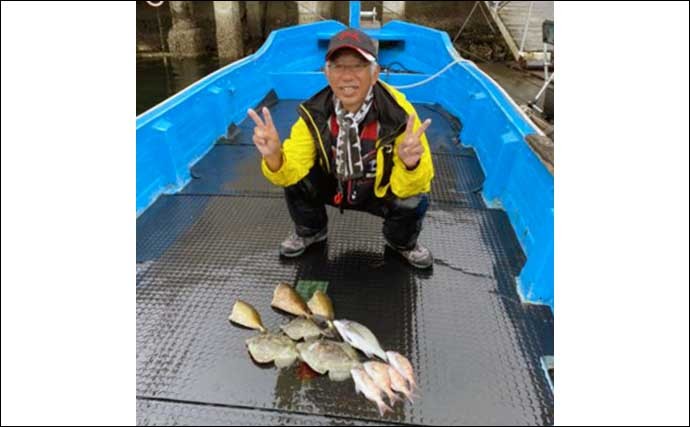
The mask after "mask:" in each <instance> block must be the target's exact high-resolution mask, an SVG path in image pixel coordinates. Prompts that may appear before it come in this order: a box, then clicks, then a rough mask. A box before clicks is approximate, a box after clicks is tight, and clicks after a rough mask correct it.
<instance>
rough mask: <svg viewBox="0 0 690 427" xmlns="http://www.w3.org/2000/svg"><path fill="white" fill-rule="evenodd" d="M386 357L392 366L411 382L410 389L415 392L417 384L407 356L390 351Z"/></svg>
mask: <svg viewBox="0 0 690 427" xmlns="http://www.w3.org/2000/svg"><path fill="white" fill-rule="evenodd" d="M386 355H387V356H388V361H389V362H390V364H391V366H392V367H394V368H395V369H396V370H397V371H398V372H400V375H402V377H403V378H405V380H407V382H409V384H410V386H409V389H410V390H414V389H415V388H416V387H417V382H416V381H415V379H414V370H413V369H412V364H411V363H410V361H409V360H407V358H406V357H405V356H403V355H402V354H400V353H396V352H395V351H388V352H386Z"/></svg>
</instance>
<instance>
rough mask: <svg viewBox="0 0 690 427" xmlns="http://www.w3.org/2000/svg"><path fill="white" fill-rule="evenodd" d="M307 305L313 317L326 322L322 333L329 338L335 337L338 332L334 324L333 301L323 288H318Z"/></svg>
mask: <svg viewBox="0 0 690 427" xmlns="http://www.w3.org/2000/svg"><path fill="white" fill-rule="evenodd" d="M307 307H309V311H311V312H312V314H313V317H312V319H314V320H316V321H319V322H321V323H325V326H326V329H325V330H323V332H322V334H323V335H324V336H326V337H328V338H335V337H336V334H337V332H336V330H335V326H334V325H333V319H334V318H335V312H334V311H333V303H332V302H331V299H330V298H329V297H328V295H326V294H325V293H324V292H323V291H322V290H320V289H317V290H316V291H315V292H314V294H313V295H312V297H311V299H310V300H309V302H307Z"/></svg>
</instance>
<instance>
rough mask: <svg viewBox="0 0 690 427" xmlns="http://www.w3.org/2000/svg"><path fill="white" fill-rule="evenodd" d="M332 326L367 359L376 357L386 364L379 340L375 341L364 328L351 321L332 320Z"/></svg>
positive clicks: (386, 357) (386, 358)
mask: <svg viewBox="0 0 690 427" xmlns="http://www.w3.org/2000/svg"><path fill="white" fill-rule="evenodd" d="M333 324H334V325H335V327H336V329H337V330H338V333H340V336H341V337H343V340H344V341H345V342H347V343H348V344H350V345H351V346H352V347H354V348H356V349H358V350H361V351H362V352H363V353H364V354H366V355H367V357H372V355H376V356H378V357H379V358H380V359H382V360H384V361H386V362H388V356H386V352H384V351H383V349H382V348H381V344H379V340H377V339H376V336H374V334H373V333H372V332H371V331H370V330H369V329H367V327H366V326H364V325H361V324H359V323H357V322H353V321H352V320H334V321H333Z"/></svg>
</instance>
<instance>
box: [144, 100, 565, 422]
mask: <svg viewBox="0 0 690 427" xmlns="http://www.w3.org/2000/svg"><path fill="white" fill-rule="evenodd" d="M296 105H297V102H296V101H281V102H279V103H277V104H276V105H273V106H272V107H271V111H272V115H273V118H274V121H275V122H276V125H277V127H278V130H279V132H280V134H281V135H283V136H287V135H288V133H289V128H290V125H291V124H292V122H293V121H294V120H295V119H296V117H297V113H296V110H295V107H296ZM416 107H417V111H418V113H419V115H420V116H421V117H422V118H426V117H431V118H432V119H433V124H432V126H431V127H430V129H429V130H428V131H427V135H428V138H429V141H430V143H431V147H432V152H433V158H434V164H435V168H436V178H435V180H434V183H433V188H432V204H431V207H430V209H429V211H428V214H427V218H426V220H425V223H424V229H423V231H422V233H421V236H420V239H421V242H423V243H424V244H426V245H427V246H429V247H430V249H431V250H432V252H433V253H434V256H435V264H434V267H433V270H432V271H430V272H420V271H416V270H413V269H411V268H410V267H408V266H407V265H406V264H405V263H404V262H403V261H402V260H401V259H400V258H398V256H397V255H395V254H393V253H391V252H390V251H389V250H387V249H385V247H384V241H383V237H382V235H381V227H382V220H381V219H379V218H376V217H373V216H370V215H367V214H365V213H360V212H353V211H346V212H345V214H344V215H340V214H339V213H338V212H337V211H336V210H335V209H332V208H330V207H329V208H328V214H329V218H330V222H329V238H328V241H327V242H324V243H322V244H319V245H316V246H314V247H312V248H310V249H309V250H308V251H307V253H305V255H303V256H302V257H300V258H297V259H294V260H285V259H281V258H279V256H278V244H279V243H280V241H281V240H282V239H283V238H284V237H286V236H287V234H288V233H289V232H290V231H291V229H292V225H291V221H290V217H289V215H288V212H287V207H286V205H285V201H284V200H283V196H282V189H280V188H277V187H273V186H271V185H270V184H269V183H268V182H267V181H266V180H265V179H264V178H263V176H262V175H261V171H260V169H259V154H258V152H257V151H256V149H255V148H254V147H253V145H251V140H250V138H251V132H252V125H251V124H250V123H251V122H247V121H245V122H244V123H242V124H241V125H240V126H239V128H238V129H237V130H236V131H235V132H234V135H233V138H231V139H230V140H226V141H225V142H226V143H224V144H219V145H216V146H215V147H214V148H213V149H212V150H211V151H210V152H209V154H208V155H207V156H206V157H205V158H204V159H202V160H201V161H200V162H199V163H198V164H197V165H196V166H195V167H194V168H193V171H192V172H193V175H194V176H195V177H196V178H195V179H193V180H192V182H191V183H190V184H189V185H188V186H187V187H186V188H185V189H184V190H183V191H182V192H180V193H179V194H176V195H169V196H162V197H161V198H159V199H158V200H157V201H156V203H155V204H154V205H153V206H151V207H150V208H149V209H148V210H147V211H146V212H145V213H144V214H143V215H141V216H140V217H139V219H138V220H137V422H138V424H200V425H217V424H224V425H228V424H238V425H239V424H242V425H258V424H310V425H322V424H328V425H331V424H336V425H337V424H389V423H395V424H427V425H431V424H446V425H447V424H490V425H497V424H501V425H525V424H529V425H535V424H539V425H541V424H552V423H553V393H552V391H551V389H550V387H549V385H548V382H547V378H546V375H545V373H544V371H543V369H542V365H541V357H542V356H544V355H552V354H553V318H552V316H551V313H550V311H548V310H547V311H544V310H542V309H541V308H540V307H538V306H525V305H522V304H520V303H519V299H518V296H517V293H516V291H515V276H516V275H517V274H518V273H519V271H520V268H521V267H522V265H523V264H524V261H525V256H524V254H523V253H522V251H521V249H520V246H519V244H518V241H517V239H516V236H515V234H514V232H513V230H512V227H511V225H510V223H509V221H508V217H507V215H506V214H505V213H504V212H503V211H501V210H496V209H488V208H486V206H485V205H484V203H483V201H482V198H481V195H480V192H481V186H482V183H483V181H484V176H483V174H482V169H481V167H480V166H479V164H478V162H477V158H476V156H475V155H474V152H473V150H472V149H470V148H466V147H461V146H460V145H458V144H457V140H456V139H455V136H456V135H457V127H456V126H455V123H454V122H453V121H452V119H451V118H449V117H448V116H447V115H446V114H445V113H444V112H443V111H442V110H440V109H438V108H436V107H434V106H429V105H417V106H416ZM463 142H465V143H469V144H471V141H463ZM305 280H319V281H326V282H328V288H327V293H328V295H329V296H330V297H331V299H332V300H333V304H334V307H335V312H336V317H337V318H347V319H352V320H356V321H358V322H360V323H363V324H365V325H367V326H368V327H369V328H370V329H371V330H372V331H373V332H374V333H375V334H376V336H377V337H378V339H379V341H380V342H381V344H382V346H383V347H384V348H385V349H386V350H394V351H398V352H400V353H402V354H404V355H406V356H407V357H408V358H409V359H410V361H411V362H412V364H413V366H414V368H415V372H416V374H417V377H418V383H419V387H420V389H419V394H420V396H421V397H420V398H419V399H418V400H416V401H415V403H414V404H409V403H404V404H397V405H396V406H395V411H394V413H392V414H388V415H386V416H385V417H380V416H379V414H378V411H377V410H376V408H375V405H374V404H372V403H371V402H369V401H367V400H366V399H364V397H362V396H361V395H356V394H355V390H354V385H353V383H352V381H351V380H348V381H345V382H342V383H334V382H331V381H330V380H328V378H327V377H318V378H315V379H306V378H303V377H302V376H301V375H300V371H299V369H298V368H297V366H298V365H297V364H295V365H293V366H292V367H290V368H287V369H284V370H279V369H277V368H275V367H273V366H271V367H260V366H258V365H256V364H255V363H254V362H252V360H251V358H250V357H249V354H248V352H247V350H246V346H245V344H244V341H245V340H246V339H247V338H249V337H251V336H252V335H254V333H255V332H253V331H250V330H246V329H241V328H238V327H235V326H233V325H230V324H229V323H228V321H227V317H228V315H229V313H230V311H231V308H232V305H233V303H234V301H235V300H236V299H238V298H239V299H243V300H245V301H247V302H249V303H250V304H252V305H254V307H256V309H257V310H258V311H259V312H260V314H261V316H262V318H263V322H264V324H265V325H266V327H267V328H268V329H270V330H272V331H275V330H277V329H278V326H279V325H280V324H283V323H287V321H289V320H290V318H289V317H288V316H285V315H283V314H280V313H278V312H276V311H274V310H272V309H271V308H270V301H271V297H272V293H273V289H274V288H275V286H276V285H277V284H278V283H279V282H289V283H292V284H296V283H298V281H305Z"/></svg>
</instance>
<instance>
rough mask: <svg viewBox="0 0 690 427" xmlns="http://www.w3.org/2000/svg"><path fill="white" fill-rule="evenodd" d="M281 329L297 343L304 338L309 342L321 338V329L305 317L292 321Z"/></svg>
mask: <svg viewBox="0 0 690 427" xmlns="http://www.w3.org/2000/svg"><path fill="white" fill-rule="evenodd" d="M280 329H282V330H283V332H285V334H286V335H287V336H289V337H290V338H292V339H293V340H295V341H299V340H301V339H303V338H304V339H305V340H308V339H310V338H317V337H319V336H321V329H320V328H319V327H318V326H316V324H315V323H314V322H312V321H311V320H309V319H305V318H303V317H297V318H295V319H292V321H291V322H290V323H288V324H287V325H281V326H280Z"/></svg>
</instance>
